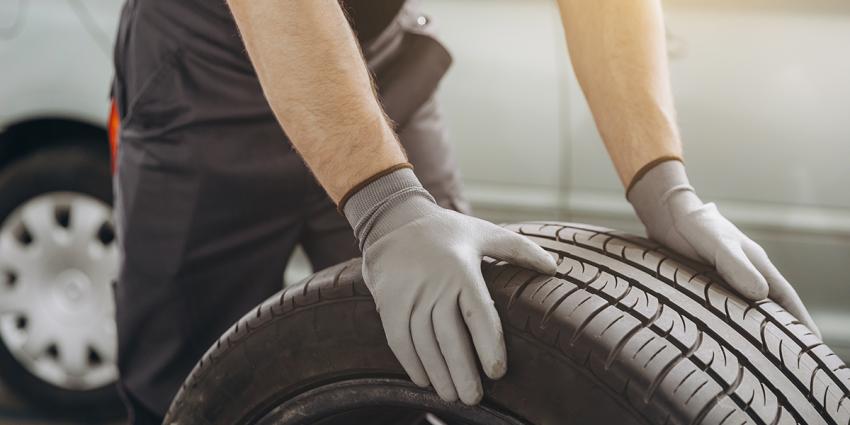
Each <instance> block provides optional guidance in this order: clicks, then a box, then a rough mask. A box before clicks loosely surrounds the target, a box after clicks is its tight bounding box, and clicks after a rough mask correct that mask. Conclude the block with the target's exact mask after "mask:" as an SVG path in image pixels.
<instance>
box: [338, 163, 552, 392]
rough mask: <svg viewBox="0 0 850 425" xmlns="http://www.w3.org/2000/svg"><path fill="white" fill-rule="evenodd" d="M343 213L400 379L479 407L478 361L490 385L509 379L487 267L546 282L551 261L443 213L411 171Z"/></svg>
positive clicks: (475, 222) (509, 237) (366, 191)
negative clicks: (527, 272)
mask: <svg viewBox="0 0 850 425" xmlns="http://www.w3.org/2000/svg"><path fill="white" fill-rule="evenodd" d="M343 210H344V212H345V216H346V218H347V219H348V220H349V222H350V223H351V224H352V227H353V228H354V232H355V236H357V238H358V240H359V241H360V245H361V249H362V251H363V277H364V279H365V281H366V286H367V287H368V288H369V290H370V291H371V293H372V296H373V297H374V298H375V304H376V306H377V308H378V312H379V314H380V316H381V322H382V323H383V326H384V332H385V333H386V336H387V342H388V343H389V346H390V348H391V349H392V351H393V353H395V355H396V357H397V358H398V360H399V362H400V363H401V365H402V367H404V370H405V371H406V372H407V374H408V375H410V378H411V379H412V380H413V382H414V383H416V384H417V385H419V386H423V387H425V386H428V385H429V384H431V385H433V386H434V389H435V390H436V391H437V394H438V395H439V396H440V397H441V398H442V399H444V400H446V401H450V402H451V401H456V400H457V399H458V398H460V400H461V401H463V402H464V403H466V404H470V405H473V404H477V403H478V402H479V401H480V400H481V397H482V396H483V389H482V385H481V378H480V376H479V373H478V366H477V362H476V356H475V353H476V352H477V354H478V356H477V358H478V359H479V360H480V362H481V366H482V368H483V370H484V373H486V374H487V376H489V377H490V378H492V379H498V378H501V377H502V376H503V375H504V374H505V372H506V370H507V358H506V357H507V355H506V352H505V342H504V337H503V335H502V326H501V323H500V322H499V317H498V314H497V312H496V308H495V307H494V305H493V300H492V299H491V298H490V294H489V292H488V291H487V286H486V285H485V283H484V278H483V277H482V275H481V258H482V257H483V256H485V255H486V256H489V257H493V258H498V259H501V260H504V261H508V262H511V263H514V264H517V265H519V266H522V267H526V268H530V269H534V270H537V271H539V272H541V273H547V274H549V275H554V274H555V268H556V265H555V261H554V259H553V258H552V257H551V256H550V255H548V254H547V253H546V252H545V251H544V250H543V249H541V248H540V247H539V246H537V245H535V244H534V243H532V242H531V241H530V240H528V239H526V238H525V237H523V236H520V235H518V234H516V233H513V232H510V231H508V230H505V229H503V228H501V227H498V226H496V225H494V224H492V223H489V222H487V221H484V220H479V219H477V218H474V217H469V216H466V215H463V214H460V213H457V212H455V211H451V210H447V209H444V208H442V207H440V206H438V205H437V204H436V203H435V202H434V199H433V198H432V197H431V195H430V194H429V193H428V192H427V191H426V190H425V189H423V188H422V186H421V185H420V184H419V181H418V180H417V179H416V176H415V175H414V174H413V171H412V170H410V169H406V168H405V169H400V170H396V171H393V172H392V173H390V174H387V175H385V176H383V177H380V178H378V179H377V180H375V181H373V182H371V183H369V184H368V185H367V186H365V187H364V188H363V189H360V190H359V191H358V192H357V193H355V194H354V195H353V196H352V197H351V198H350V199H349V200H348V202H347V203H345V204H344V207H343ZM470 337H471V338H470ZM473 347H474V348H473Z"/></svg>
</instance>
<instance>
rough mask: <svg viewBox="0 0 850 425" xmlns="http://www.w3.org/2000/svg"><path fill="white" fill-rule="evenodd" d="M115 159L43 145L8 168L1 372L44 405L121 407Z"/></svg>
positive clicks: (1, 208) (2, 202)
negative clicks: (116, 312) (114, 293)
mask: <svg viewBox="0 0 850 425" xmlns="http://www.w3.org/2000/svg"><path fill="white" fill-rule="evenodd" d="M111 201H112V185H111V176H110V169H109V158H108V157H107V156H105V155H102V154H101V153H99V152H95V151H93V150H92V149H89V148H84V147H59V148H50V149H45V150H40V151H36V152H35V153H32V154H30V155H28V156H26V157H24V158H22V159H20V160H17V161H15V162H13V163H12V164H11V165H9V166H7V167H6V169H5V170H3V172H2V173H0V342H2V343H0V375H2V376H0V379H2V380H3V381H4V382H5V383H6V385H7V386H9V387H11V389H12V390H13V391H14V392H15V393H16V394H18V395H20V396H22V397H23V398H24V399H27V400H29V401H31V402H32V404H33V405H34V406H37V407H38V410H39V412H48V413H53V414H61V415H62V416H63V417H69V416H74V417H84V418H104V417H114V416H116V415H118V414H120V412H121V410H122V409H121V403H120V399H119V397H118V395H117V391H116V387H115V381H116V378H117V375H118V373H117V368H116V366H115V356H116V330H115V320H114V316H113V315H114V302H113V296H112V282H113V281H114V279H115V277H116V276H117V267H118V250H117V247H116V243H115V235H114V231H113V224H112V207H111Z"/></svg>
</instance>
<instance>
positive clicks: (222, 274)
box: [113, 0, 466, 423]
mask: <svg viewBox="0 0 850 425" xmlns="http://www.w3.org/2000/svg"><path fill="white" fill-rule="evenodd" d="M345 7H346V8H347V9H348V12H349V15H350V17H351V20H352V25H353V26H354V28H355V30H356V31H357V33H358V38H359V39H360V41H361V43H362V45H363V50H364V54H365V56H366V58H367V62H368V64H369V68H370V69H371V70H372V71H373V73H374V74H375V76H376V81H377V84H378V88H379V90H378V91H379V95H380V97H381V101H382V103H383V104H384V106H385V109H386V110H387V114H388V115H389V116H390V118H391V119H392V120H393V121H394V122H395V123H396V124H397V128H398V132H399V136H400V139H401V141H402V144H403V145H404V147H405V149H406V150H407V152H408V155H409V157H410V161H411V162H412V163H413V164H414V166H415V167H416V173H417V175H418V176H419V178H420V179H421V180H422V183H423V184H424V185H425V187H426V188H427V189H428V190H430V191H431V193H432V194H433V195H434V196H435V198H436V199H437V200H438V202H439V203H441V204H442V205H443V206H445V207H449V208H454V209H458V210H461V211H463V210H465V208H466V207H465V202H464V201H463V199H462V198H461V196H460V192H459V182H458V175H457V173H456V171H455V167H454V162H453V160H452V156H451V152H450V150H449V147H448V146H447V144H446V142H445V138H444V130H443V127H442V123H441V119H440V115H439V113H438V110H437V105H436V103H435V101H434V99H433V94H434V90H435V89H436V86H437V84H438V82H439V80H440V78H441V77H442V75H443V74H444V73H445V71H446V69H447V68H448V66H449V63H450V61H451V59H450V57H449V55H448V53H447V52H446V51H445V49H444V48H443V47H442V46H441V45H440V44H439V43H437V42H436V41H435V39H434V38H433V36H432V35H431V33H430V27H431V25H430V24H429V23H428V22H427V19H426V18H424V17H422V16H421V15H419V14H418V12H417V11H416V9H415V6H414V5H413V4H411V3H410V2H407V3H405V2H404V0H359V1H354V0H349V1H347V2H346V3H345ZM115 67H116V79H115V85H114V87H113V94H114V97H115V102H116V105H117V107H118V111H119V116H120V119H121V132H120V141H121V143H120V148H119V154H118V161H117V177H116V188H117V189H116V221H117V225H118V230H119V232H118V237H119V243H120V246H121V248H122V250H123V253H124V259H123V264H122V267H121V274H120V277H119V281H118V286H117V292H116V301H117V319H118V333H119V344H118V347H119V353H118V364H119V370H120V372H121V388H122V390H123V393H124V395H125V398H126V399H127V401H128V404H129V405H130V408H131V411H132V415H134V418H133V419H132V421H133V422H135V423H153V422H157V421H160V420H161V416H162V415H163V414H164V413H165V411H166V410H167V408H168V406H169V404H170V402H171V399H172V397H173V396H174V394H175V393H176V391H177V389H178V387H179V385H180V384H181V382H182V381H183V379H184V378H185V377H186V375H187V374H188V373H189V371H190V370H191V368H192V367H193V366H194V364H195V363H196V362H197V361H198V359H199V358H200V357H201V355H202V354H203V353H204V352H205V351H206V350H207V348H208V347H209V346H210V345H211V344H212V343H213V342H214V341H215V340H216V339H217V338H218V336H219V335H220V334H221V333H222V332H224V330H226V328H227V327H229V326H230V325H231V324H232V323H233V322H234V321H236V320H237V319H238V318H239V317H241V316H242V315H244V314H245V313H246V312H248V311H249V310H250V309H251V308H252V307H254V306H256V305H257V304H258V303H259V302H261V301H263V300H264V299H265V298H267V297H269V296H270V295H272V294H274V293H275V292H277V291H278V290H279V289H280V287H281V281H282V275H283V271H284V267H285V264H286V260H287V258H288V257H289V256H290V254H291V253H292V250H293V248H294V247H295V245H296V244H298V243H301V244H302V245H303V247H304V249H305V251H306V252H307V255H308V256H309V258H310V261H311V262H312V264H313V266H314V268H316V269H320V268H324V267H326V266H329V265H332V264H335V263H338V262H340V261H343V260H346V259H348V258H351V257H354V256H357V255H359V253H358V250H357V246H356V243H355V240H354V237H353V235H352V233H351V229H350V228H349V226H348V224H347V223H346V221H345V219H344V218H343V217H342V216H341V215H339V214H338V213H337V212H336V210H335V206H334V204H333V203H332V202H331V201H330V199H329V198H328V197H327V195H326V194H325V192H324V191H323V190H322V188H321V187H320V186H319V185H318V184H317V183H316V181H315V179H314V178H313V176H312V175H311V174H310V172H309V171H308V169H307V168H306V166H305V165H304V163H303V161H302V159H301V158H300V157H299V156H298V155H297V154H296V153H295V152H294V151H293V148H292V146H291V145H290V143H289V141H288V140H287V138H286V135H285V134H284V132H283V130H282V129H281V127H280V125H279V124H278V122H277V120H276V119H275V117H274V115H273V114H272V112H271V110H270V108H269V106H268V103H267V102H266V100H265V98H264V97H263V94H262V91H261V88H260V84H259V82H258V80H257V77H256V74H255V73H254V70H253V67H252V66H251V63H250V62H249V60H248V57H247V55H246V53H245V50H244V46H243V44H242V41H241V39H240V37H239V34H238V31H237V28H236V25H235V23H234V21H233V18H232V17H231V15H230V12H229V11H228V9H227V6H226V3H225V1H224V0H180V1H175V0H130V1H129V3H128V4H127V5H126V7H125V9H124V11H123V14H122V18H121V25H120V29H119V34H118V39H117V44H116V49H115ZM352 142H353V143H354V142H356V141H352ZM292 344H298V341H292Z"/></svg>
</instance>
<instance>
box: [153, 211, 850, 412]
mask: <svg viewBox="0 0 850 425" xmlns="http://www.w3.org/2000/svg"><path fill="white" fill-rule="evenodd" d="M509 228H511V229H512V230H515V231H517V232H519V233H522V234H525V235H527V236H529V237H530V238H532V240H534V241H535V242H536V243H538V244H539V245H540V246H542V247H543V248H545V249H546V250H548V251H549V252H551V253H552V254H553V255H556V256H557V257H558V261H559V267H558V275H557V276H556V277H546V276H541V275H539V274H536V273H533V272H530V271H528V270H525V269H521V268H517V267H514V266H511V265H508V264H506V263H504V262H498V261H494V260H491V259H486V260H485V261H484V262H483V264H482V270H483V273H484V276H485V279H486V281H487V283H488V286H489V288H490V291H491V294H492V295H493V299H494V301H495V303H496V306H497V308H498V310H499V313H500V316H501V318H502V320H503V322H504V329H505V338H506V343H507V346H508V356H509V359H508V373H507V375H506V376H505V377H504V378H503V379H501V380H498V381H487V382H486V383H485V397H484V400H483V401H482V403H481V405H480V406H478V407H475V408H470V407H466V406H463V405H461V404H459V403H444V402H441V401H440V400H439V399H438V398H437V397H436V395H434V394H433V393H432V392H430V391H426V390H422V389H418V388H417V387H415V386H414V385H413V384H411V383H409V382H408V380H407V378H406V377H405V375H404V372H403V370H402V369H401V367H400V366H399V364H398V363H397V361H396V360H395V358H394V357H393V355H392V353H391V352H390V350H389V349H388V347H387V345H386V341H385V339H384V335H383V331H382V328H381V324H380V321H379V318H378V316H377V313H376V311H375V307H374V304H373V302H372V300H371V297H370V295H369V292H368V291H367V289H366V288H365V286H364V284H363V281H362V277H361V271H360V265H359V262H358V260H352V261H350V262H347V263H344V264H341V265H338V266H335V267H331V268H330V269H327V270H324V271H322V272H319V273H317V274H315V275H314V276H312V277H310V278H308V279H306V280H305V281H304V282H303V283H301V284H299V285H296V286H294V287H291V288H287V289H285V290H284V291H282V292H281V293H279V294H278V295H276V296H274V297H272V298H270V299H268V300H267V301H266V302H264V303H263V304H262V305H260V306H259V307H257V309H256V310H255V311H252V312H251V313H249V314H248V315H246V316H245V317H244V318H243V319H242V320H240V321H239V322H238V323H237V324H236V325H235V326H233V327H232V328H231V329H230V330H229V331H228V332H227V333H226V334H225V335H224V336H222V337H221V339H220V340H219V341H218V343H217V344H215V346H213V347H212V348H210V350H209V351H208V352H207V354H206V355H205V356H204V357H203V359H202V360H201V361H200V362H199V363H198V365H197V366H196V367H195V369H194V371H193V372H192V373H191V375H190V376H189V378H188V379H187V380H186V382H185V383H184V385H183V387H182V389H181V390H180V392H179V393H178V395H177V397H176V399H175V400H174V402H173V404H172V406H171V409H170V411H169V413H168V416H167V417H166V423H167V424H180V425H189V424H248V423H262V424H266V423H268V424H271V423H276V424H285V425H293V424H319V423H320V424H324V423H326V422H322V421H323V420H328V419H325V418H327V417H329V416H332V415H334V414H336V415H339V414H340V412H345V411H347V410H351V409H357V408H363V407H368V406H376V405H393V406H404V407H406V408H410V409H419V410H426V411H430V412H433V413H435V414H436V415H437V416H438V417H440V418H441V419H443V420H445V421H446V422H447V423H472V424H543V425H549V424H552V425H557V424H565V423H570V424H573V423H575V424H646V423H652V424H700V423H703V424H743V423H754V424H791V423H803V424H847V423H848V421H850V400H847V399H848V397H850V369H848V368H847V367H846V366H845V365H844V364H843V363H842V361H841V360H840V359H839V358H838V357H837V356H836V355H834V354H833V353H832V352H831V351H830V349H829V348H828V347H826V346H825V345H823V343H822V342H821V341H820V340H819V339H818V338H817V337H815V336H814V335H813V334H812V333H811V332H810V331H809V330H808V329H807V328H806V327H804V326H803V325H801V324H800V323H799V322H798V321H797V320H795V319H794V318H793V317H792V316H791V315H789V314H788V313H786V312H785V311H784V310H783V309H782V308H781V307H779V306H778V305H777V304H775V303H773V302H771V301H762V302H758V303H748V302H746V301H743V300H742V299H741V298H740V297H738V296H736V295H734V294H733V293H732V292H730V291H729V290H728V289H727V287H726V286H725V285H724V284H723V283H722V281H721V280H720V278H719V277H718V276H717V275H716V273H715V272H714V271H712V270H710V269H708V268H707V267H706V266H704V265H700V264H697V263H694V262H692V261H688V260H685V259H682V258H681V257H679V256H676V255H673V254H671V253H669V252H667V251H666V250H665V249H663V248H661V247H659V246H658V245H656V244H655V243H653V242H651V241H648V240H646V239H642V238H638V237H635V236H630V235H626V234H623V233H619V232H615V231H610V230H608V229H601V228H597V227H591V226H586V225H579V224H566V223H525V224H519V225H511V226H509ZM400 280H403V279H400ZM246 284H249V283H246ZM399 284H403V282H399ZM336 418H339V416H336ZM327 423H334V424H336V423H337V422H327ZM338 423H343V424H344V423H374V422H358V421H349V422H346V421H345V420H343V421H342V422H338Z"/></svg>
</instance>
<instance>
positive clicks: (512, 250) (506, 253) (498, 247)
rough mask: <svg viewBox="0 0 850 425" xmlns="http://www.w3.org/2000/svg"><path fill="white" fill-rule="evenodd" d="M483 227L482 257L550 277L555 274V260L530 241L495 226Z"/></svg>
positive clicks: (487, 225) (488, 224) (489, 224)
mask: <svg viewBox="0 0 850 425" xmlns="http://www.w3.org/2000/svg"><path fill="white" fill-rule="evenodd" d="M485 223H486V222H485ZM485 227H486V228H485V229H484V230H483V233H484V234H485V235H486V236H487V238H486V240H485V241H484V243H483V245H482V248H481V252H482V253H483V254H484V255H486V256H489V257H493V258H497V259H499V260H503V261H507V262H509V263H511V264H515V265H517V266H520V267H525V268H527V269H531V270H536V271H538V272H540V273H545V274H547V275H550V276H552V275H554V274H555V269H556V268H557V265H556V264H555V259H554V258H552V256H551V255H550V254H548V253H547V252H546V251H545V250H543V248H541V247H539V246H538V245H537V244H535V243H534V242H532V241H531V240H530V239H528V238H527V237H525V236H522V235H519V234H517V233H514V232H511V231H510V230H507V229H504V228H501V227H499V226H496V225H495V224H491V223H486V226H485Z"/></svg>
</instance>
